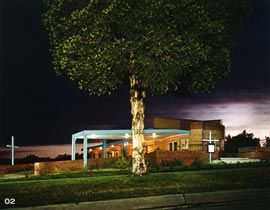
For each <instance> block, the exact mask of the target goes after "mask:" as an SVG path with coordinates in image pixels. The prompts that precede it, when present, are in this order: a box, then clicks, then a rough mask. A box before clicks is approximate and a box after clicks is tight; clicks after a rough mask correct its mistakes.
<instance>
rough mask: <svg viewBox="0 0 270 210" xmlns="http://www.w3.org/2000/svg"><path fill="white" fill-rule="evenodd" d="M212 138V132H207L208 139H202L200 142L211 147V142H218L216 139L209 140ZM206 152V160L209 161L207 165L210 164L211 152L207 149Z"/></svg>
mask: <svg viewBox="0 0 270 210" xmlns="http://www.w3.org/2000/svg"><path fill="white" fill-rule="evenodd" d="M211 137H212V132H211V131H210V132H209V139H203V140H202V141H206V142H208V147H209V145H211V143H212V142H217V141H219V140H218V139H211ZM207 152H208V160H209V163H211V162H212V152H209V149H207Z"/></svg>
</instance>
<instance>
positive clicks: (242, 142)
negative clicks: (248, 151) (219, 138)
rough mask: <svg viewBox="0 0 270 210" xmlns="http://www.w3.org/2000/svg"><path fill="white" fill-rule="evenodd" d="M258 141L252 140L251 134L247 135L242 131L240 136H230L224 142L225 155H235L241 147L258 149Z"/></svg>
mask: <svg viewBox="0 0 270 210" xmlns="http://www.w3.org/2000/svg"><path fill="white" fill-rule="evenodd" d="M259 146H260V139H259V138H254V135H253V133H247V132H246V130H244V131H243V132H242V133H241V134H238V135H237V136H233V137H231V136H230V135H229V136H228V137H227V138H226V141H225V152H226V153H237V152H238V149H239V148H241V147H259Z"/></svg>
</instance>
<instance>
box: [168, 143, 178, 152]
mask: <svg viewBox="0 0 270 210" xmlns="http://www.w3.org/2000/svg"><path fill="white" fill-rule="evenodd" d="M169 151H177V142H176V141H175V142H171V143H169Z"/></svg>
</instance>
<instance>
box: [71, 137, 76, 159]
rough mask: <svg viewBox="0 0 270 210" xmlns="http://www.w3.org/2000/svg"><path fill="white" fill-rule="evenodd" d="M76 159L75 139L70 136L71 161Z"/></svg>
mask: <svg viewBox="0 0 270 210" xmlns="http://www.w3.org/2000/svg"><path fill="white" fill-rule="evenodd" d="M75 159H76V138H74V137H73V136H72V142H71V160H75Z"/></svg>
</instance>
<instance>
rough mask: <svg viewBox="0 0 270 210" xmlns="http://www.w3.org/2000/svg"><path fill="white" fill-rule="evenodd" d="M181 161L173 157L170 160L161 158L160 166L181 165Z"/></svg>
mask: <svg viewBox="0 0 270 210" xmlns="http://www.w3.org/2000/svg"><path fill="white" fill-rule="evenodd" d="M182 165H183V162H182V161H181V160H179V159H173V160H171V161H164V160H161V166H182Z"/></svg>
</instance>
